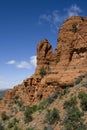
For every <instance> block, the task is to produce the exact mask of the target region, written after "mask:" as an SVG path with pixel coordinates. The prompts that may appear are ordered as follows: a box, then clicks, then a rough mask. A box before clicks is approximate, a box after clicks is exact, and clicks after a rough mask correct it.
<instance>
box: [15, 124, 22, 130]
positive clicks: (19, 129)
mask: <svg viewBox="0 0 87 130" xmlns="http://www.w3.org/2000/svg"><path fill="white" fill-rule="evenodd" d="M13 130H22V129H21V128H19V127H18V126H17V125H15V126H14V128H13Z"/></svg>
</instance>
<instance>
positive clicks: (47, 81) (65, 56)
mask: <svg viewBox="0 0 87 130" xmlns="http://www.w3.org/2000/svg"><path fill="white" fill-rule="evenodd" d="M41 68H44V69H45V70H46V71H47V69H48V68H50V73H47V74H46V75H45V76H43V77H41V75H40V69H41ZM85 73H87V18H82V17H78V16H73V17H71V18H69V19H67V20H66V21H65V22H64V24H63V25H62V26H61V28H60V30H59V34H58V43H57V47H56V49H55V51H54V53H52V46H51V44H50V43H49V42H48V40H47V39H44V40H42V41H41V42H39V43H38V45H37V67H36V71H35V74H34V75H33V76H31V77H30V78H27V79H26V80H24V81H23V83H22V84H20V85H18V86H15V87H14V88H13V89H12V90H10V91H9V92H7V94H6V97H5V98H4V101H5V100H7V102H10V100H11V99H14V98H15V97H16V96H17V95H19V97H21V99H22V101H23V102H24V103H25V104H30V105H32V104H36V103H37V102H39V101H40V100H43V99H45V98H46V97H47V96H48V95H50V94H51V93H52V92H54V91H61V89H63V88H65V87H67V86H73V84H74V82H75V80H76V78H78V77H79V76H81V75H84V74H85ZM3 104H4V102H3Z"/></svg>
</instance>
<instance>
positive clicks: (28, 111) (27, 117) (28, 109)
mask: <svg viewBox="0 0 87 130" xmlns="http://www.w3.org/2000/svg"><path fill="white" fill-rule="evenodd" d="M32 113H33V110H32V109H31V107H30V106H26V108H25V112H24V116H25V119H24V120H25V123H28V122H31V121H32V119H33V118H32V115H31V114H32Z"/></svg>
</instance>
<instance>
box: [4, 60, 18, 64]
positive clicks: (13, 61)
mask: <svg viewBox="0 0 87 130" xmlns="http://www.w3.org/2000/svg"><path fill="white" fill-rule="evenodd" d="M6 64H9V65H12V64H16V61H15V60H10V61H8V62H7V63H6Z"/></svg>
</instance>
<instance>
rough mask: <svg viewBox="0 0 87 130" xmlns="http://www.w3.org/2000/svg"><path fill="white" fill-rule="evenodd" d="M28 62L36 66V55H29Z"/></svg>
mask: <svg viewBox="0 0 87 130" xmlns="http://www.w3.org/2000/svg"><path fill="white" fill-rule="evenodd" d="M30 63H31V64H32V65H34V66H35V67H36V64H37V60H36V56H31V57H30Z"/></svg>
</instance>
